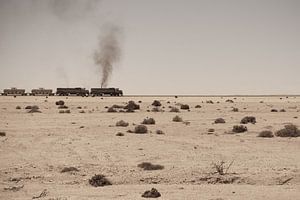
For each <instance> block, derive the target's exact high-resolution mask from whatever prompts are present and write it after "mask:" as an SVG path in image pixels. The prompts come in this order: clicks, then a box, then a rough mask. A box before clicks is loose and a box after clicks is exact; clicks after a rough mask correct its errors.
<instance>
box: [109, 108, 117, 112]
mask: <svg viewBox="0 0 300 200" xmlns="http://www.w3.org/2000/svg"><path fill="white" fill-rule="evenodd" d="M107 112H109V113H114V112H117V110H116V109H115V108H113V107H110V108H108V109H107Z"/></svg>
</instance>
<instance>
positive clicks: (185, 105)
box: [180, 104, 190, 110]
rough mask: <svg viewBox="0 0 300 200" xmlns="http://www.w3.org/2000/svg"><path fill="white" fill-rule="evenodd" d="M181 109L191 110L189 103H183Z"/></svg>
mask: <svg viewBox="0 0 300 200" xmlns="http://www.w3.org/2000/svg"><path fill="white" fill-rule="evenodd" d="M180 109H181V110H189V109H190V106H189V105H187V104H182V105H181V106H180Z"/></svg>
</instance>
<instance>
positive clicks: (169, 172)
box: [0, 96, 300, 200]
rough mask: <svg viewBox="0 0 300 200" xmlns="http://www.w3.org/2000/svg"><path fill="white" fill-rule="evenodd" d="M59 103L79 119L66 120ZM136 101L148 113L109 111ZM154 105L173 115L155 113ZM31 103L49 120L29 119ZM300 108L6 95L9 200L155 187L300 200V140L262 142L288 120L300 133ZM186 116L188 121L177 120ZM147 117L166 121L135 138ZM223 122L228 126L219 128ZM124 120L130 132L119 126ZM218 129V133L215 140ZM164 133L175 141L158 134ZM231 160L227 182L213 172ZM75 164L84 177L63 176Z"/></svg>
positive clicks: (287, 103) (1, 177)
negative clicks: (238, 128)
mask: <svg viewBox="0 0 300 200" xmlns="http://www.w3.org/2000/svg"><path fill="white" fill-rule="evenodd" d="M227 99H231V100H233V103H231V102H226V100H227ZM58 100H63V101H65V104H66V105H67V106H68V107H69V108H68V109H69V110H70V112H71V113H63V114H61V113H59V109H58V106H57V105H55V102H56V101H58ZM130 100H133V101H135V102H136V103H138V101H141V103H138V104H139V105H140V106H141V108H140V110H136V111H135V112H134V113H119V112H118V113H108V112H107V108H105V107H106V106H107V107H110V106H112V105H114V104H117V105H125V104H126V103H127V102H128V101H130ZM154 100H159V101H160V102H161V103H162V106H161V109H163V110H164V111H165V112H151V110H152V108H153V106H152V105H151V104H152V102H153V101H154ZM207 100H212V101H213V102H214V104H209V103H206V101H207ZM168 101H169V102H168ZM217 102H219V103H217ZM178 103H182V104H188V105H189V106H190V111H188V110H180V112H179V113H173V112H169V111H170V108H169V106H176V105H177V107H178V108H180V106H178ZM28 105H31V106H32V105H37V106H38V107H39V108H40V109H39V110H40V111H41V113H28V110H26V109H25V107H26V106H28ZM196 105H200V106H201V108H195V106H196ZM17 106H20V107H21V109H16V107H17ZM79 106H80V107H82V108H81V109H78V107H79ZM162 107H164V108H162ZM233 107H234V108H238V109H239V111H238V112H233V111H232V109H233ZM271 109H278V110H281V109H285V111H286V112H271ZM82 110H84V113H81V112H83V111H82ZM147 110H150V112H148V111H147ZM299 111H300V97H299V96H297V97H288V98H286V97H285V96H282V97H279V96H273V97H181V96H179V97H178V98H175V97H174V96H170V97H154V96H153V97H150V96H149V97H103V98H100V97H95V98H93V97H49V98H46V97H29V96H28V97H19V96H18V97H16V98H14V97H12V96H8V97H4V96H0V131H1V132H5V133H6V135H5V136H1V137H0V160H1V162H0V199H3V200H4V199H22V200H23V199H32V198H35V199H47V200H50V199H52V200H65V199H67V200H71V199H72V200H75V199H76V200H83V199H124V200H127V199H128V200H137V199H145V198H142V197H141V195H142V194H143V193H144V191H146V190H150V189H151V188H156V189H157V190H158V191H159V192H160V193H161V197H160V198H158V199H170V200H177V199H178V200H183V199H187V200H193V199H195V200H196V199H197V200H199V199H207V200H209V199H211V200H213V199H214V200H217V199H218V200H221V199H223V200H229V199H230V200H231V199H243V200H244V199H257V200H259V199H261V200H263V199H272V200H274V199H278V200H279V199H280V200H282V199H300V156H299V151H300V137H292V138H289V137H273V138H262V137H257V136H258V134H259V132H261V131H262V130H271V131H273V132H275V131H277V130H279V129H281V128H283V127H284V125H286V124H288V123H293V124H295V125H297V126H300V119H299V118H300V112H299ZM176 115H178V116H180V117H182V119H183V122H173V121H172V118H173V117H174V116H176ZM245 116H254V117H256V121H257V123H256V124H246V125H245V126H247V128H248V131H247V132H244V133H235V134H232V133H231V130H232V127H233V126H234V125H239V124H240V121H241V119H242V118H243V117H245ZM146 117H152V118H154V119H155V121H156V123H155V124H154V125H146V126H147V128H148V130H149V131H148V133H147V134H135V133H129V132H127V131H128V130H133V129H134V127H135V125H138V124H140V123H141V122H142V121H143V119H144V118H146ZM220 117H222V118H224V119H225V121H226V123H222V124H215V123H214V121H215V119H216V118H220ZM119 120H124V121H126V122H128V123H129V126H128V127H117V126H116V122H117V121H119ZM134 124H135V125H134ZM211 128H213V129H215V131H214V132H212V133H208V129H211ZM158 129H159V130H162V131H163V132H164V133H165V134H156V130H158ZM118 132H121V133H124V136H122V137H121V136H116V134H117V133H118ZM221 161H224V162H225V168H227V166H229V165H230V164H231V165H230V167H229V169H228V170H227V173H226V174H225V175H220V174H218V173H216V169H215V168H214V167H213V163H215V164H216V163H220V162H221ZM142 162H151V163H152V164H158V165H162V166H164V169H161V170H152V171H147V170H143V169H141V168H139V167H138V166H137V165H138V164H140V163H142ZM65 167H75V168H77V169H78V171H71V172H65V173H62V172H61V170H62V169H64V168H65ZM95 174H103V175H105V177H106V178H107V179H109V180H110V181H111V183H112V185H109V186H104V187H93V186H91V185H90V184H89V179H91V177H92V176H94V175H95Z"/></svg>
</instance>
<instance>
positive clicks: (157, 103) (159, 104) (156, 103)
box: [152, 100, 161, 106]
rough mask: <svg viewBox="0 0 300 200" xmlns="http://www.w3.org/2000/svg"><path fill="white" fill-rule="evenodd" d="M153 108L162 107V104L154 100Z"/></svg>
mask: <svg viewBox="0 0 300 200" xmlns="http://www.w3.org/2000/svg"><path fill="white" fill-rule="evenodd" d="M152 106H161V103H160V101H158V100H154V101H153V103H152Z"/></svg>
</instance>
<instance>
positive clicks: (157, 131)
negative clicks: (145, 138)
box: [156, 130, 165, 135]
mask: <svg viewBox="0 0 300 200" xmlns="http://www.w3.org/2000/svg"><path fill="white" fill-rule="evenodd" d="M156 134H157V135H164V134H165V133H164V132H163V131H162V130H156Z"/></svg>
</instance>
